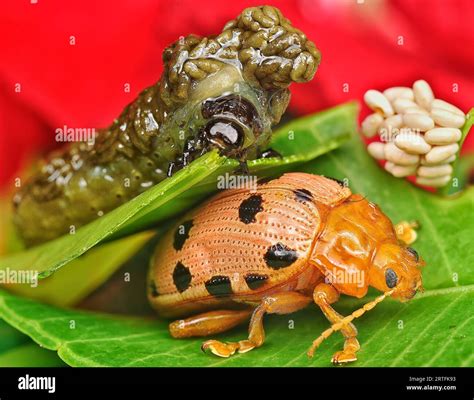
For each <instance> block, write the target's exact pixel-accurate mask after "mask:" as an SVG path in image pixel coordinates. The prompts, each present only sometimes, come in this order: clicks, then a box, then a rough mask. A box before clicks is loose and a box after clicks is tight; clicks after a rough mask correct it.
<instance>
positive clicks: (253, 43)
mask: <svg viewBox="0 0 474 400" xmlns="http://www.w3.org/2000/svg"><path fill="white" fill-rule="evenodd" d="M319 60H320V55H319V52H318V50H317V49H316V47H315V45H314V44H313V43H312V42H310V41H308V40H307V39H306V37H305V35H304V34H303V33H302V32H301V31H299V30H297V29H295V28H294V27H293V26H292V25H291V24H290V22H289V21H288V20H287V19H285V18H284V17H283V16H282V14H281V13H280V11H279V10H277V9H276V8H274V7H269V6H263V7H255V8H248V9H246V10H244V11H243V12H242V14H241V15H240V16H239V17H238V18H236V19H235V20H232V21H230V22H228V23H227V24H226V25H225V27H224V29H223V32H222V33H221V34H219V35H218V36H215V37H205V38H200V37H197V36H194V35H191V36H188V37H186V38H181V39H180V40H178V41H177V42H175V43H174V44H172V45H171V46H170V47H168V48H167V49H166V50H165V51H164V53H163V62H164V72H163V74H162V76H161V79H160V80H159V81H158V82H157V83H156V84H155V85H153V86H151V87H149V88H147V89H145V90H144V91H143V92H142V93H141V94H140V95H139V97H138V98H137V99H136V100H135V101H134V102H133V103H131V104H130V105H128V106H127V107H126V108H125V109H124V111H123V112H122V114H121V115H120V117H119V118H118V119H117V120H115V121H114V123H113V124H112V125H111V126H110V127H109V128H107V129H105V130H102V131H99V133H98V135H97V136H96V140H95V143H94V144H88V143H74V144H72V145H70V146H69V147H68V148H67V149H65V150H63V151H61V152H56V153H55V154H52V155H51V156H50V157H49V159H48V161H47V163H46V164H45V165H44V166H43V167H42V169H41V171H40V172H39V173H38V174H37V175H36V176H34V177H33V178H32V179H31V180H30V181H29V182H28V183H27V184H26V185H24V186H23V187H22V188H21V189H20V190H19V191H18V192H17V194H16V195H15V197H14V207H15V216H14V222H15V224H16V226H17V228H18V230H19V232H20V234H21V236H22V237H23V239H24V241H25V243H26V244H27V245H34V244H38V243H41V242H44V241H47V240H50V239H53V238H55V237H58V236H60V235H62V234H65V233H67V232H69V231H70V230H71V229H77V228H78V227H80V226H81V225H84V224H86V223H88V222H90V221H92V220H94V219H95V218H97V217H98V216H100V215H103V214H104V213H106V212H108V211H110V210H112V209H114V208H116V207H118V206H119V205H121V204H123V203H124V202H126V201H128V200H129V199H131V198H133V197H135V196H137V195H138V194H140V193H141V192H143V191H145V190H146V189H148V188H149V187H150V186H152V185H154V184H156V183H158V182H160V181H162V180H163V179H165V178H166V177H167V171H168V168H169V166H170V163H177V164H180V166H181V167H183V165H185V163H184V164H183V162H182V158H183V155H184V154H185V144H186V141H187V140H198V139H199V138H202V137H203V130H204V127H205V126H206V124H209V123H211V124H212V120H213V118H217V117H219V116H222V115H217V116H216V115H211V116H209V115H207V116H203V113H204V112H203V104H204V102H205V101H206V100H209V99H211V101H212V100H213V99H219V98H220V97H224V96H229V95H234V96H236V97H237V98H238V99H243V100H245V101H246V102H247V103H250V104H252V105H253V107H254V108H255V111H256V114H257V115H253V116H252V119H253V121H254V122H255V121H257V122H258V124H257V123H255V124H254V123H246V122H245V121H244V122H242V119H239V118H238V116H234V115H232V109H231V110H230V112H229V110H227V112H226V113H225V114H226V115H225V118H227V119H228V120H232V121H235V124H236V125H239V126H241V128H242V131H243V133H244V140H243V143H242V144H241V145H239V146H238V147H237V148H236V147H235V146H234V147H229V148H228V149H227V148H225V147H222V146H216V145H215V143H210V142H205V143H204V144H202V143H201V144H200V145H197V147H196V149H194V150H193V151H194V152H193V153H192V154H191V156H190V159H189V160H188V161H191V160H192V159H193V158H196V156H198V155H199V154H202V153H203V152H205V151H208V150H210V149H212V148H214V147H217V148H219V149H220V150H221V152H222V153H223V154H226V155H228V156H230V157H235V158H238V159H240V160H242V161H245V160H246V159H252V158H255V157H257V156H258V154H259V151H260V150H262V149H263V148H264V146H265V145H266V144H267V143H268V141H269V139H270V137H271V126H272V125H273V124H275V123H277V122H278V121H279V120H280V117H281V115H282V114H283V112H284V111H285V109H286V107H287V105H288V102H289V97H290V95H289V90H288V86H289V85H290V83H291V82H306V81H309V80H311V79H312V78H313V76H314V74H315V72H316V69H317V66H318V64H319ZM239 101H240V100H239ZM221 114H222V113H221ZM257 125H258V126H259V128H258V129H257V128H255V126H257ZM208 126H209V125H208ZM193 143H194V142H193Z"/></svg>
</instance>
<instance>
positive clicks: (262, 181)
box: [257, 176, 274, 185]
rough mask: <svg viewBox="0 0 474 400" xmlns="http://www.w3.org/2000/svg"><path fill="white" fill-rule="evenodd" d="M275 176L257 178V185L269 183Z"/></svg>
mask: <svg viewBox="0 0 474 400" xmlns="http://www.w3.org/2000/svg"><path fill="white" fill-rule="evenodd" d="M273 179H274V178H271V177H270V176H266V177H264V178H259V179H258V180H257V185H265V183H268V182H270V181H272V180H273Z"/></svg>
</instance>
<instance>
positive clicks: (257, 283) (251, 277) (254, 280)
mask: <svg viewBox="0 0 474 400" xmlns="http://www.w3.org/2000/svg"><path fill="white" fill-rule="evenodd" d="M267 280H268V275H263V274H247V275H245V282H246V283H247V286H248V287H249V289H251V290H257V289H259V288H261V287H262V286H263V285H264V284H265V282H266V281H267Z"/></svg>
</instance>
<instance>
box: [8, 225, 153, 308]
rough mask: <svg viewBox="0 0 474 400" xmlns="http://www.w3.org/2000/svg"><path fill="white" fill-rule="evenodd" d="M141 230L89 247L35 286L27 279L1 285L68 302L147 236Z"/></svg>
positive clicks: (93, 286) (98, 281) (103, 278)
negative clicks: (89, 248)
mask: <svg viewBox="0 0 474 400" xmlns="http://www.w3.org/2000/svg"><path fill="white" fill-rule="evenodd" d="M153 235H154V232H150V231H145V232H141V233H137V234H135V235H132V236H129V237H126V238H122V239H118V240H114V241H112V242H109V243H105V244H103V245H101V246H97V247H96V248H93V249H91V250H90V251H88V252H87V253H86V254H84V255H83V256H81V257H79V258H76V259H75V260H73V261H71V262H70V263H69V264H68V268H65V269H61V270H59V271H58V272H57V273H55V274H54V275H52V276H49V277H48V278H46V279H42V280H38V282H37V286H34V285H33V286H32V285H31V284H28V283H22V284H19V283H11V284H9V285H5V287H6V288H8V289H9V291H11V292H13V293H16V294H19V295H22V296H26V297H30V298H32V299H36V300H40V301H44V302H46V303H49V304H53V305H57V306H71V305H74V304H76V303H77V302H79V301H80V300H82V299H83V298H85V297H86V296H87V295H89V294H90V293H91V292H92V291H93V290H94V289H96V288H97V287H98V286H100V285H101V284H102V283H104V282H105V281H106V280H107V279H108V278H109V277H110V276H111V275H112V274H113V273H114V272H115V271H116V270H117V268H119V267H120V266H121V265H122V264H123V263H124V262H125V261H127V260H128V259H129V258H130V257H131V256H133V255H134V254H135V253H136V252H137V251H138V250H140V249H141V248H142V247H143V246H144V244H145V243H146V242H147V241H148V240H150V238H151V237H152V236H153Z"/></svg>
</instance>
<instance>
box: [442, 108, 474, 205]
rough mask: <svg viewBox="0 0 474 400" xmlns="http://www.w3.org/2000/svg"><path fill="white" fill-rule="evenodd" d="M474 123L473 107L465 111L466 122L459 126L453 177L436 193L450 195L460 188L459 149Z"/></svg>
mask: <svg viewBox="0 0 474 400" xmlns="http://www.w3.org/2000/svg"><path fill="white" fill-rule="evenodd" d="M473 125H474V108H471V110H470V111H469V112H468V113H467V115H466V122H465V123H464V126H463V127H462V128H461V132H462V135H461V140H460V141H459V151H458V153H457V154H456V160H455V161H454V163H453V177H452V179H451V181H450V182H451V184H449V185H446V186H444V187H442V188H440V189H439V190H438V193H439V194H441V195H444V196H448V195H452V194H454V193H456V192H458V191H459V190H461V188H460V187H459V182H460V181H462V178H461V176H460V174H461V173H462V168H459V158H460V156H461V149H462V145H463V144H464V141H465V140H466V137H467V135H468V133H469V130H470V129H471V127H472V126H473ZM454 182H456V183H458V185H457V186H453V183H454Z"/></svg>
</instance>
